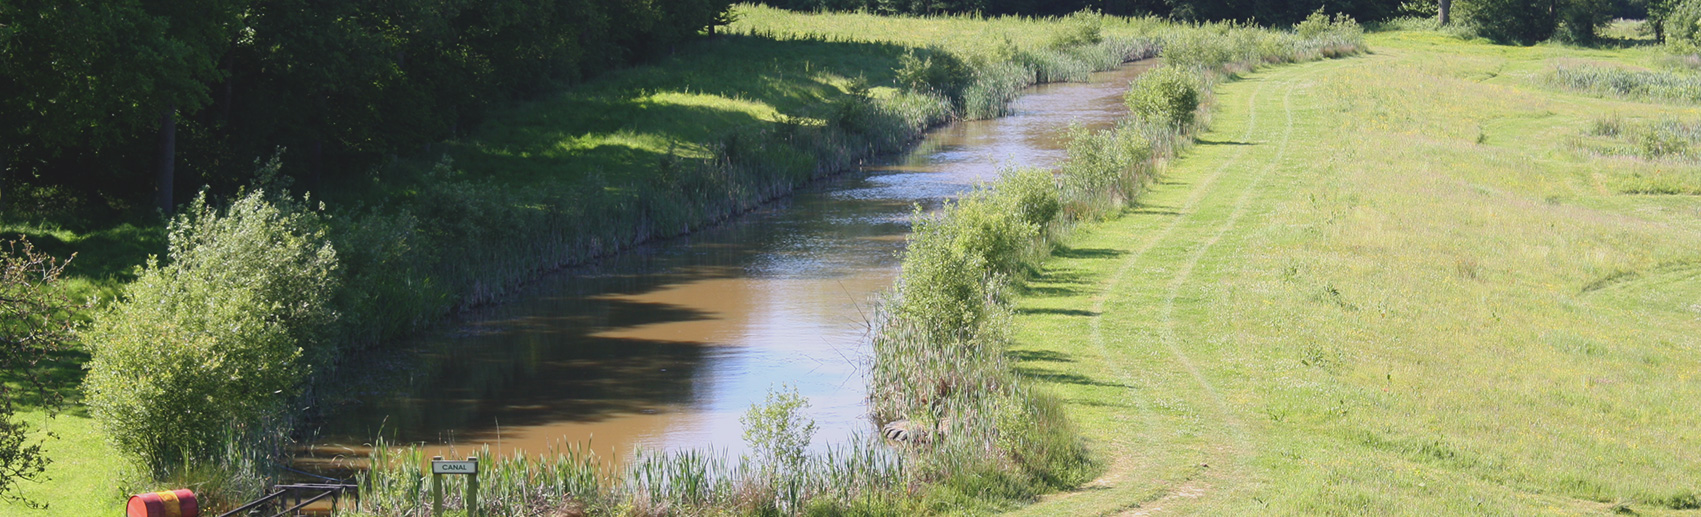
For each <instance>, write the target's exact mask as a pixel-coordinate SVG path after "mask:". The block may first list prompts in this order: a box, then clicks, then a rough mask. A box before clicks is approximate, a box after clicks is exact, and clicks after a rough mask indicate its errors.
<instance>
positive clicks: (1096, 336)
mask: <svg viewBox="0 0 1701 517" xmlns="http://www.w3.org/2000/svg"><path fill="white" fill-rule="evenodd" d="M1302 66H1303V65H1302ZM1338 66H1342V65H1337V66H1333V67H1328V68H1336V67H1338ZM1319 70H1321V69H1320V68H1317V67H1309V66H1308V67H1303V68H1299V69H1297V70H1293V71H1291V72H1289V73H1286V74H1284V73H1280V72H1277V73H1274V74H1270V75H1269V76H1267V78H1266V79H1265V80H1264V82H1261V83H1260V84H1259V85H1258V87H1257V88H1255V89H1254V90H1253V92H1252V94H1251V95H1250V96H1249V98H1248V99H1247V111H1246V113H1247V115H1246V117H1247V118H1246V122H1245V123H1246V128H1245V130H1243V131H1242V132H1241V136H1240V139H1239V141H1241V142H1246V141H1249V140H1250V139H1251V138H1252V137H1253V136H1254V135H1255V134H1257V133H1258V132H1259V131H1258V130H1259V118H1260V117H1259V111H1261V108H1260V106H1259V100H1260V99H1261V98H1263V95H1264V91H1265V89H1266V87H1267V86H1269V85H1270V84H1272V83H1278V84H1280V83H1286V86H1287V88H1288V91H1287V92H1286V95H1285V96H1284V98H1283V109H1284V110H1285V111H1286V114H1285V124H1284V128H1283V134H1282V136H1281V149H1279V150H1278V152H1277V158H1276V159H1274V160H1272V161H1271V162H1269V164H1268V165H1267V166H1265V167H1263V168H1262V170H1260V172H1259V173H1258V175H1257V176H1256V177H1255V178H1254V180H1253V181H1252V182H1251V184H1249V185H1247V186H1244V187H1241V189H1240V190H1241V193H1240V196H1239V197H1238V198H1237V203H1236V205H1235V208H1234V209H1233V213H1232V214H1231V217H1230V219H1229V222H1228V223H1226V224H1224V225H1222V226H1220V227H1219V228H1217V232H1216V235H1215V236H1214V238H1213V239H1211V240H1210V241H1209V243H1208V244H1207V245H1206V246H1204V247H1201V248H1199V249H1198V250H1197V251H1196V252H1195V253H1194V255H1193V257H1191V260H1190V261H1189V263H1188V264H1189V265H1188V266H1187V268H1186V270H1185V271H1184V274H1183V275H1179V276H1178V277H1177V278H1178V280H1177V281H1174V282H1172V283H1171V285H1170V289H1168V290H1167V296H1166V297H1165V298H1164V302H1165V305H1166V306H1167V307H1169V310H1168V311H1166V312H1165V314H1164V317H1163V318H1162V319H1161V320H1162V321H1166V322H1167V323H1166V324H1165V325H1164V327H1163V328H1162V329H1160V332H1159V333H1158V337H1159V338H1160V341H1164V342H1165V343H1166V345H1167V346H1166V347H1165V348H1166V349H1167V351H1168V352H1169V353H1170V354H1171V355H1172V356H1176V357H1177V362H1181V363H1183V366H1184V367H1185V370H1187V371H1188V372H1189V375H1190V376H1192V380H1193V382H1194V383H1195V384H1200V385H1201V386H1203V388H1202V391H1204V392H1205V393H1206V394H1207V395H1208V398H1210V399H1211V400H1212V401H1214V405H1215V406H1217V408H1218V411H1217V413H1218V415H1219V418H1220V417H1221V416H1227V417H1230V418H1232V414H1231V413H1230V412H1228V409H1227V405H1226V403H1225V402H1224V401H1223V400H1222V398H1221V396H1220V395H1219V394H1217V392H1216V390H1215V387H1214V386H1211V385H1210V384H1209V382H1208V380H1206V379H1205V378H1204V376H1203V374H1202V372H1200V371H1199V369H1198V368H1197V367H1196V366H1195V365H1194V364H1193V363H1192V360H1191V358H1189V357H1187V356H1186V354H1185V353H1182V352H1181V348H1180V345H1179V343H1178V342H1177V341H1176V336H1175V333H1174V328H1175V321H1174V307H1173V305H1174V301H1175V299H1176V298H1177V297H1178V296H1179V290H1180V288H1181V286H1182V285H1184V284H1185V283H1186V280H1187V279H1188V278H1190V277H1191V274H1192V270H1193V269H1194V267H1196V265H1197V263H1198V261H1199V259H1200V257H1202V256H1203V255H1204V254H1205V253H1207V252H1208V251H1209V250H1211V249H1212V248H1214V247H1215V245H1216V244H1217V243H1218V242H1219V241H1220V240H1221V238H1222V236H1224V235H1226V234H1227V233H1228V232H1229V231H1231V230H1233V229H1234V228H1235V227H1237V225H1238V221H1239V219H1240V218H1241V217H1242V216H1243V214H1244V213H1245V212H1246V206H1247V204H1248V203H1250V200H1251V198H1252V194H1253V193H1255V192H1257V191H1258V188H1259V187H1260V186H1261V185H1262V183H1263V178H1264V177H1266V176H1268V175H1269V173H1270V172H1271V171H1273V170H1274V169H1275V168H1276V167H1277V166H1278V165H1279V163H1280V160H1281V159H1282V158H1284V157H1285V149H1286V147H1287V145H1288V142H1289V141H1290V140H1291V136H1292V130H1293V113H1292V107H1291V97H1292V90H1293V89H1294V87H1293V83H1294V81H1296V80H1298V79H1300V78H1302V77H1305V76H1309V75H1312V74H1314V73H1316V72H1317V71H1319ZM1262 109H1268V108H1262ZM1266 117H1267V115H1266ZM1250 150H1251V149H1250V147H1242V148H1240V149H1237V150H1236V151H1235V152H1234V153H1233V154H1232V155H1231V156H1229V157H1227V158H1226V159H1225V161H1224V162H1223V163H1222V164H1220V165H1218V166H1217V167H1215V168H1213V169H1212V170H1211V172H1210V174H1208V175H1206V176H1205V177H1204V178H1202V180H1201V181H1200V182H1199V183H1198V185H1197V186H1195V187H1194V188H1193V189H1192V192H1190V194H1189V196H1188V198H1187V199H1186V201H1184V202H1183V203H1182V205H1181V206H1180V207H1178V208H1177V209H1176V212H1177V213H1178V214H1179V215H1177V216H1176V217H1174V218H1172V219H1171V220H1170V221H1169V222H1168V224H1166V225H1164V227H1163V228H1162V229H1161V230H1159V231H1157V232H1154V233H1149V234H1146V235H1147V236H1148V237H1146V238H1145V239H1142V240H1141V242H1140V244H1139V245H1138V247H1137V249H1135V250H1133V251H1132V252H1131V253H1129V255H1128V256H1127V257H1126V258H1124V259H1123V260H1122V261H1121V263H1120V264H1118V265H1117V267H1116V269H1115V271H1114V272H1113V273H1112V274H1110V275H1109V278H1108V279H1107V280H1106V281H1105V282H1104V283H1103V284H1101V288H1100V289H1099V290H1098V292H1097V293H1096V294H1095V295H1094V296H1093V298H1092V299H1093V303H1092V314H1093V316H1091V317H1090V318H1089V323H1088V324H1089V328H1090V332H1089V334H1090V339H1091V341H1092V346H1093V347H1094V349H1095V350H1097V351H1098V353H1099V354H1100V356H1101V357H1102V358H1104V363H1105V367H1106V371H1107V372H1108V373H1110V374H1112V375H1113V376H1115V378H1117V379H1118V380H1119V381H1121V382H1122V384H1123V385H1124V386H1128V388H1126V393H1127V397H1128V399H1129V400H1135V401H1138V402H1141V403H1142V404H1141V405H1144V406H1149V405H1150V404H1151V402H1152V401H1151V400H1149V397H1146V396H1143V395H1142V394H1141V393H1140V392H1139V391H1138V390H1137V389H1136V388H1134V387H1133V386H1135V384H1134V382H1133V381H1134V380H1136V378H1135V376H1134V375H1133V372H1132V370H1131V368H1130V367H1129V364H1128V359H1129V358H1128V357H1124V355H1125V354H1113V353H1111V348H1112V347H1111V346H1110V344H1109V342H1108V340H1107V339H1106V337H1105V329H1104V327H1105V324H1104V318H1103V314H1104V312H1105V311H1104V309H1105V308H1106V306H1107V304H1110V303H1112V302H1113V297H1114V296H1115V295H1117V294H1118V293H1120V292H1121V289H1122V287H1123V286H1124V284H1126V283H1129V279H1130V278H1131V275H1132V272H1133V271H1134V270H1135V269H1137V268H1138V267H1139V266H1142V265H1146V264H1147V263H1148V262H1149V261H1148V256H1149V255H1151V254H1152V251H1153V250H1155V249H1157V248H1158V247H1159V246H1160V245H1163V244H1173V243H1172V242H1171V241H1173V240H1174V239H1175V236H1176V233H1177V232H1178V231H1179V230H1180V228H1181V227H1182V226H1183V225H1187V224H1203V223H1208V222H1209V219H1208V217H1207V216H1203V215H1200V213H1199V212H1200V208H1201V205H1203V204H1205V203H1206V202H1207V201H1208V200H1211V199H1216V198H1218V197H1220V196H1218V194H1227V192H1218V191H1219V190H1223V189H1225V188H1232V187H1226V186H1222V185H1219V183H1220V180H1221V178H1223V177H1224V176H1225V175H1226V174H1228V173H1229V172H1230V171H1231V170H1233V169H1236V168H1246V169H1251V168H1252V167H1249V166H1244V165H1242V164H1241V162H1242V161H1243V160H1244V158H1245V157H1246V155H1247V153H1248V152H1250ZM1237 166H1238V167H1237ZM1201 233H1202V232H1201ZM1136 305H1137V303H1136ZM1166 332H1167V334H1166ZM1140 413H1141V416H1142V417H1144V418H1143V420H1144V422H1143V423H1144V424H1146V428H1148V429H1150V428H1156V427H1157V415H1156V414H1154V413H1153V412H1150V411H1140ZM1234 422H1235V423H1236V425H1234V426H1233V429H1238V430H1239V431H1238V434H1236V438H1234V440H1236V441H1238V442H1240V443H1248V440H1247V439H1246V438H1245V431H1244V426H1241V425H1238V420H1235V421H1234ZM1241 448H1242V449H1245V448H1246V447H1241ZM1219 451H1221V448H1219ZM1219 454H1220V452H1219ZM1212 461H1216V462H1218V463H1223V462H1222V461H1221V460H1216V459H1213V460H1212ZM1141 463H1143V464H1144V465H1145V466H1151V465H1153V464H1158V463H1160V462H1156V461H1145V462H1141ZM1141 466H1142V465H1141V464H1137V462H1136V459H1135V458H1132V457H1128V456H1127V455H1119V456H1117V457H1114V458H1112V465H1111V468H1110V469H1109V472H1106V474H1105V475H1103V476H1101V477H1100V478H1099V479H1097V480H1094V481H1093V482H1091V483H1089V484H1088V485H1087V487H1086V488H1087V489H1088V490H1082V491H1076V492H1072V493H1070V494H1066V495H1064V496H1061V497H1059V499H1066V498H1068V497H1070V496H1073V495H1078V494H1082V493H1089V491H1090V490H1102V489H1107V488H1114V487H1115V486H1117V485H1119V484H1121V483H1122V482H1123V481H1124V480H1125V479H1126V478H1127V477H1128V476H1129V475H1130V474H1131V473H1133V472H1135V471H1137V470H1139V469H1140V467H1141ZM1197 468H1198V467H1195V469H1197ZM1207 488H1208V487H1206V486H1205V485H1203V484H1202V483H1201V482H1198V481H1197V480H1193V479H1192V476H1188V481H1187V482H1185V483H1183V484H1181V485H1179V486H1176V487H1174V488H1172V489H1169V490H1165V491H1164V492H1162V493H1163V494H1164V495H1162V496H1158V497H1146V498H1141V499H1140V500H1134V501H1114V502H1113V503H1112V505H1110V506H1109V507H1108V508H1107V509H1104V510H1101V512H1102V513H1107V514H1108V513H1116V512H1121V511H1124V510H1129V509H1138V510H1139V511H1141V512H1149V511H1153V510H1157V509H1159V507H1162V506H1164V505H1165V503H1166V502H1167V501H1170V500H1173V499H1176V498H1196V497H1202V496H1203V495H1205V494H1206V489H1207ZM1106 495H1112V494H1106ZM1101 508H1104V507H1101Z"/></svg>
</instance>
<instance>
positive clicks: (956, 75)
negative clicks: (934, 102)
mask: <svg viewBox="0 0 1701 517" xmlns="http://www.w3.org/2000/svg"><path fill="white" fill-rule="evenodd" d="M896 75H897V77H896V79H897V81H898V84H902V85H904V86H905V87H908V88H909V89H911V90H913V91H919V92H928V93H933V94H935V95H940V96H943V97H946V98H950V99H958V98H961V97H962V95H963V89H964V88H967V87H968V85H969V81H970V80H971V79H973V78H974V75H975V71H974V69H972V68H970V67H969V65H968V64H967V63H965V62H963V60H962V59H961V58H959V57H957V56H956V55H954V54H952V53H950V52H947V51H945V50H940V49H928V50H924V51H922V52H920V53H919V55H918V53H917V52H914V51H911V52H905V53H904V55H902V56H898V68H897V70H896Z"/></svg>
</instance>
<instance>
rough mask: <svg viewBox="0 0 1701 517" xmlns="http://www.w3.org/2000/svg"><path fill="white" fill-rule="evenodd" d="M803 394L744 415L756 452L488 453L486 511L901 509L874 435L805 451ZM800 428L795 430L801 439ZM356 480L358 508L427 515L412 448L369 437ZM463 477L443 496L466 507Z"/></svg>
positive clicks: (895, 467)
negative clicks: (611, 459)
mask: <svg viewBox="0 0 1701 517" xmlns="http://www.w3.org/2000/svg"><path fill="white" fill-rule="evenodd" d="M802 401H803V399H801V398H800V397H798V396H797V394H796V392H795V391H776V392H772V393H770V396H769V399H768V400H767V401H766V402H765V403H762V404H757V405H754V406H752V407H751V409H750V411H749V412H748V413H747V414H746V418H745V420H746V426H747V427H749V428H750V430H751V431H753V432H750V433H747V440H749V441H750V442H751V445H752V448H753V450H754V451H755V453H753V454H751V455H746V456H740V457H738V458H729V457H728V456H726V455H725V454H724V453H722V452H720V451H717V450H712V449H694V450H682V451H663V452H657V451H646V450H638V451H635V452H634V453H633V457H632V458H631V459H629V460H627V461H626V462H625V463H624V464H623V465H622V466H620V467H618V468H610V467H609V464H608V463H607V462H605V461H604V459H603V458H599V457H597V456H596V454H594V453H591V452H588V449H587V448H585V447H584V446H581V445H577V444H568V445H563V446H562V447H560V448H557V449H554V450H550V451H544V452H543V453H541V454H538V455H536V456H510V457H503V458H492V457H491V456H490V449H489V447H484V448H483V449H482V450H480V451H478V452H479V454H478V457H480V458H485V460H483V461H484V463H483V465H484V466H483V467H481V471H480V474H479V494H480V495H479V500H478V505H479V508H480V509H481V510H482V511H483V512H484V514H485V515H516V516H534V515H535V516H555V515H658V516H659V515H709V514H733V515H804V514H808V515H846V514H850V515H898V514H903V513H907V512H906V511H905V505H906V504H908V503H906V502H905V501H906V500H907V499H906V497H905V494H906V493H907V491H908V490H909V485H908V481H909V480H908V479H907V478H906V477H905V475H904V471H905V469H904V461H905V459H904V457H903V456H901V455H899V454H897V453H895V452H894V451H892V450H891V449H890V448H888V447H885V446H884V445H881V444H879V443H878V442H875V441H872V440H866V439H860V438H859V439H853V440H852V441H850V442H849V443H846V444H842V445H838V446H833V447H829V448H828V449H826V450H825V451H823V452H820V453H814V454H811V453H809V452H807V451H806V450H805V447H806V446H807V444H808V435H809V433H808V432H807V430H806V429H804V428H805V427H808V426H812V425H813V424H812V423H811V422H809V421H808V419H807V418H806V417H804V416H803V415H802V413H801V410H802V408H803V405H804V404H806V403H804V402H802ZM800 438H801V439H800ZM370 461H371V469H370V470H369V471H368V472H367V473H365V474H363V475H362V476H361V478H360V485H361V486H360V489H361V503H360V506H359V508H358V509H357V510H356V513H357V514H360V515H384V516H409V517H411V516H421V517H423V516H425V515H428V514H429V511H430V497H431V494H430V490H431V486H430V474H429V472H428V470H429V468H428V461H427V460H426V458H425V455H424V453H423V452H422V450H421V449H420V448H418V447H413V446H409V447H395V446H394V445H393V444H389V443H385V442H383V441H379V442H378V443H376V444H374V448H373V454H372V456H371V458H370ZM461 482H462V481H461V480H455V481H454V483H455V484H454V486H453V487H451V488H450V489H448V490H446V491H445V493H446V494H449V495H448V497H445V506H447V507H448V508H449V509H451V510H462V509H465V508H466V504H467V502H466V501H465V500H464V499H463V497H462V495H461V494H462V493H464V492H463V490H464V489H463V488H462V487H463V486H464V485H461V484H460V483H461Z"/></svg>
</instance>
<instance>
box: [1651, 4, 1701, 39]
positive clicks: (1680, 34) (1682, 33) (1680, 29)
mask: <svg viewBox="0 0 1701 517" xmlns="http://www.w3.org/2000/svg"><path fill="white" fill-rule="evenodd" d="M1661 5H1664V6H1665V9H1664V12H1663V13H1662V14H1663V16H1661V17H1660V19H1659V20H1657V23H1659V29H1660V30H1661V32H1663V36H1665V38H1666V40H1667V41H1673V42H1682V43H1689V44H1695V43H1697V41H1696V35H1697V34H1701V0H1680V1H1673V2H1664V3H1661ZM1650 14H1652V13H1650Z"/></svg>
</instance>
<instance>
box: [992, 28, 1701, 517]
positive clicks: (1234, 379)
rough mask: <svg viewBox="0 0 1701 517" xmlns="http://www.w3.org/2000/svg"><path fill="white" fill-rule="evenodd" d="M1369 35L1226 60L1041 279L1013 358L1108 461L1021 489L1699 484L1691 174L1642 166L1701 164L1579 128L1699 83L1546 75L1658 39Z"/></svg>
mask: <svg viewBox="0 0 1701 517" xmlns="http://www.w3.org/2000/svg"><path fill="white" fill-rule="evenodd" d="M1369 44H1370V46H1371V49H1372V52H1373V54H1372V55H1369V56H1365V57H1360V58H1354V59H1347V60H1339V61H1330V62H1320V63H1310V64H1302V65H1294V66H1288V67H1282V68H1276V69H1270V70H1268V71H1265V72H1260V73H1256V74H1251V75H1250V76H1248V77H1246V78H1244V79H1243V80H1241V81H1238V82H1233V83H1228V84H1225V85H1223V86H1222V87H1220V88H1219V89H1218V99H1217V100H1218V105H1219V107H1220V108H1219V110H1218V112H1217V113H1216V114H1215V119H1214V124H1213V125H1214V128H1213V130H1212V131H1211V132H1209V133H1207V134H1205V135H1203V136H1202V137H1201V138H1200V142H1199V145H1198V146H1197V147H1195V148H1194V149H1193V150H1192V151H1190V152H1189V153H1187V154H1186V155H1185V156H1184V157H1183V158H1182V159H1180V160H1178V161H1177V162H1175V163H1174V164H1173V166H1172V168H1171V169H1170V171H1169V172H1168V174H1167V176H1166V177H1165V178H1164V179H1163V180H1162V181H1161V182H1160V183H1159V184H1157V185H1155V186H1154V188H1153V190H1152V192H1150V193H1149V194H1148V195H1147V196H1146V197H1144V198H1142V199H1141V203H1140V205H1139V206H1137V207H1134V208H1132V209H1130V210H1129V211H1128V212H1127V213H1126V214H1125V215H1124V216H1123V217H1121V218H1120V219H1116V220H1113V221H1109V222H1105V223H1102V224H1099V225H1096V226H1093V227H1091V228H1089V229H1087V230H1086V231H1085V232H1083V233H1081V234H1080V235H1078V237H1077V238H1076V239H1074V240H1073V241H1070V242H1067V243H1066V245H1065V246H1063V247H1061V248H1059V249H1058V251H1057V252H1056V254H1055V256H1054V257H1053V258H1052V259H1051V260H1050V261H1049V262H1048V263H1047V266H1046V268H1045V270H1044V272H1043V274H1041V275H1040V277H1039V278H1038V279H1037V280H1036V281H1035V282H1033V283H1032V285H1031V287H1030V289H1029V290H1028V292H1027V293H1025V295H1024V296H1023V297H1022V299H1021V300H1020V303H1019V305H1018V317H1017V319H1018V321H1017V325H1018V328H1019V329H1020V330H1019V334H1018V336H1017V340H1018V345H1017V347H1016V348H1018V351H1017V352H1016V357H1019V358H1021V359H1022V360H1023V363H1022V367H1023V368H1025V369H1026V371H1027V372H1029V373H1030V374H1032V375H1033V376H1034V377H1036V378H1038V379H1041V380H1043V381H1044V382H1046V383H1047V384H1049V385H1050V386H1052V387H1053V388H1054V389H1056V390H1057V391H1058V392H1059V393H1060V394H1061V395H1062V396H1063V397H1064V398H1065V399H1066V400H1067V401H1068V406H1069V408H1070V412H1071V414H1072V416H1073V417H1074V418H1075V419H1076V421H1077V423H1078V424H1079V425H1081V426H1082V428H1083V429H1084V430H1085V431H1086V433H1087V434H1088V436H1089V437H1090V439H1091V441H1092V444H1093V448H1094V449H1095V450H1096V451H1097V453H1098V454H1099V455H1101V457H1102V458H1104V459H1105V461H1106V462H1107V464H1108V466H1109V468H1108V473H1107V474H1106V475H1104V476H1103V477H1102V478H1100V479H1098V480H1096V481H1094V482H1092V483H1089V485H1088V488H1089V489H1084V490H1080V491H1077V492H1073V493H1067V494H1060V495H1057V496H1054V497H1051V498H1048V499H1047V500H1046V501H1044V502H1043V503H1041V504H1038V505H1035V506H1032V507H1029V508H1027V509H1025V510H1024V511H1023V512H1021V513H1026V514H1030V515H1061V514H1084V515H1097V514H1108V513H1117V512H1121V511H1132V512H1134V514H1136V515H1140V514H1145V513H1144V512H1153V511H1157V510H1159V509H1161V510H1162V511H1164V512H1166V513H1179V514H1206V515H1247V514H1372V515H1383V514H1415V515H1436V514H1515V515H1525V514H1602V513H1611V512H1614V511H1618V512H1635V513H1638V514H1663V513H1677V512H1680V511H1683V510H1694V509H1697V508H1701V461H1697V458H1701V436H1698V435H1697V434H1696V433H1695V429H1698V428H1701V376H1698V375H1697V372H1698V371H1701V354H1698V353H1697V352H1698V351H1701V197H1698V196H1695V195H1645V194H1637V193H1636V192H1649V191H1665V192H1682V191H1683V189H1684V188H1685V187H1684V186H1685V185H1692V184H1694V183H1693V182H1696V181H1701V167H1697V166H1696V165H1695V164H1694V162H1686V161H1682V160H1676V159H1658V158H1644V157H1637V156H1623V155H1612V156H1609V155H1602V154H1600V153H1596V152H1592V151H1589V150H1588V148H1587V147H1586V146H1583V147H1580V146H1579V142H1580V141H1588V140H1589V139H1600V138H1605V137H1597V136H1590V135H1592V134H1600V133H1601V132H1600V131H1597V130H1595V129H1591V128H1593V127H1595V126H1596V125H1598V121H1599V120H1600V119H1601V118H1602V117H1605V116H1608V115H1613V114H1616V115H1617V116H1618V117H1621V118H1622V119H1624V120H1631V121H1648V120H1659V119H1677V120H1687V121H1690V122H1694V121H1697V120H1701V111H1698V110H1697V109H1696V108H1695V107H1694V106H1692V105H1688V104H1684V103H1659V104H1653V103H1643V102H1633V101H1626V100H1618V99H1613V98H1602V97H1596V96H1591V95H1586V94H1582V93H1576V92H1573V91H1570V90H1562V89H1560V87H1558V86H1551V84H1553V83H1551V82H1550V81H1548V79H1547V76H1548V74H1549V73H1550V71H1551V70H1552V69H1553V68H1555V67H1556V66H1562V65H1564V66H1574V65H1576V64H1578V63H1586V64H1593V65H1597V66H1608V67H1624V68H1631V69H1649V68H1655V69H1659V68H1662V67H1661V66H1660V60H1661V59H1662V58H1661V57H1660V54H1659V53H1658V52H1657V51H1655V50H1653V49H1651V48H1631V49H1625V50H1588V49H1576V48H1565V47H1559V46H1548V45H1542V46H1535V47H1506V46H1494V45H1488V44H1482V43H1470V42H1462V41H1459V40H1457V39H1453V38H1450V37H1446V36H1443V35H1440V34H1435V33H1422V32H1395V33H1382V34H1375V35H1371V36H1370V37H1369ZM1591 132H1594V133H1591ZM1627 145H1628V144H1627ZM1648 185H1654V186H1656V187H1658V188H1648Z"/></svg>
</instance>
